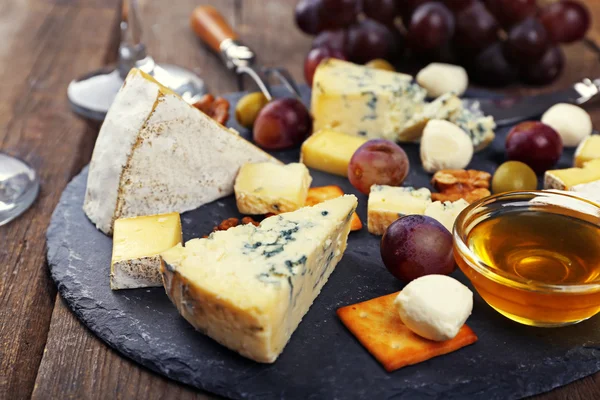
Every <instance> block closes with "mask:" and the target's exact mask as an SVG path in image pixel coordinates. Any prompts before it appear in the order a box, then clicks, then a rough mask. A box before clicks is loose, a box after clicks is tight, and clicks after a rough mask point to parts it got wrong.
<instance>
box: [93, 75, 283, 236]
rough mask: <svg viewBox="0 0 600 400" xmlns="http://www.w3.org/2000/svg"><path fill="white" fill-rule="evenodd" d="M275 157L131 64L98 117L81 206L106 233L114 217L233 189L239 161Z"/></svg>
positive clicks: (186, 205) (190, 203)
mask: <svg viewBox="0 0 600 400" xmlns="http://www.w3.org/2000/svg"><path fill="white" fill-rule="evenodd" d="M265 161H268V162H273V163H279V161H278V160H276V159H275V158H273V157H271V156H270V155H268V154H267V153H265V152H263V151H262V150H260V149H259V148H258V147H256V146H254V145H253V144H251V143H250V142H248V141H246V140H244V139H243V138H241V137H240V136H238V135H235V134H234V133H232V132H231V131H230V130H228V129H227V128H225V127H224V126H222V125H221V124H219V123H218V122H215V121H214V120H213V119H212V118H210V117H209V116H207V115H206V114H204V113H202V112H201V111H199V110H198V109H196V108H194V107H193V106H191V105H189V104H188V103H186V102H185V101H184V100H183V99H182V98H181V97H179V96H178V95H177V94H175V93H174V92H173V91H171V90H170V89H168V88H166V87H164V86H162V85H160V84H159V83H158V82H156V81H155V80H154V79H153V78H152V77H150V76H149V75H147V74H145V73H143V72H141V71H139V70H137V69H135V68H134V69H132V70H131V71H130V72H129V75H128V76H127V78H126V79H125V82H124V83H123V86H122V87H121V89H120V90H119V93H118V94H117V96H116V98H115V100H114V102H113V104H112V106H111V107H110V109H109V110H108V114H107V115H106V119H105V120H104V123H103V124H102V128H101V129H100V133H99V135H98V139H97V140H96V145H95V147H94V153H93V155H92V161H91V163H90V168H89V175H88V182H87V191H86V194H85V202H84V205H83V209H84V211H85V213H86V214H87V216H88V217H89V219H90V220H91V221H92V222H93V223H94V224H95V225H96V226H97V227H98V229H100V230H101V231H102V232H104V233H106V234H108V235H111V234H112V230H113V223H114V221H115V220H116V219H118V218H126V217H136V216H140V215H152V214H163V213H168V212H184V211H188V210H193V209H195V208H198V207H199V206H201V205H203V204H206V203H209V202H211V201H213V200H216V199H219V198H221V197H224V196H228V195H230V194H232V193H233V182H234V180H235V177H236V175H237V173H238V170H239V168H240V167H241V166H242V165H243V164H246V163H248V162H265Z"/></svg>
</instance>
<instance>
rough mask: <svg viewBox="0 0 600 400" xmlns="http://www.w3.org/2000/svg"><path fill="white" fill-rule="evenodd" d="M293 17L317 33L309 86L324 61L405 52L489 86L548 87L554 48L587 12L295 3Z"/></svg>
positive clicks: (487, 0)
mask: <svg viewBox="0 0 600 400" xmlns="http://www.w3.org/2000/svg"><path fill="white" fill-rule="evenodd" d="M295 16H296V23H297V25H298V27H299V28H300V29H301V30H302V31H304V32H305V33H307V34H310V35H316V37H315V38H314V41H313V46H312V47H313V50H312V51H311V52H310V53H309V55H308V57H307V59H306V63H305V71H306V75H307V77H308V78H309V79H308V80H309V81H310V80H311V79H312V74H311V72H312V71H314V69H315V68H316V66H317V65H318V64H319V62H320V61H321V60H322V59H323V58H328V57H334V58H341V59H346V60H349V61H352V62H356V63H366V62H368V61H370V60H373V59H380V58H382V59H386V60H388V61H391V62H392V63H393V62H396V61H398V59H399V58H400V57H402V56H404V55H407V53H410V54H411V55H412V56H413V57H414V58H415V59H417V60H419V61H421V62H433V61H438V62H447V63H452V64H460V65H463V66H464V67H465V68H466V69H467V71H468V72H469V76H470V77H471V79H472V80H473V81H475V82H478V83H480V84H484V85H488V86H505V85H508V84H510V83H512V82H515V81H516V80H518V79H521V80H522V81H524V82H526V83H530V84H547V83H550V82H552V81H553V80H554V79H556V77H558V76H559V75H560V73H561V71H562V69H563V66H564V55H563V53H562V50H561V49H560V47H559V44H561V43H572V42H575V41H578V40H581V39H582V38H583V37H584V36H585V34H586V32H587V30H588V28H589V26H590V16H589V12H588V10H587V9H586V8H585V6H584V5H582V4H581V3H579V2H577V1H573V0H561V1H556V2H550V3H548V4H547V5H545V6H543V7H540V6H538V4H537V3H536V0H439V1H426V0H300V1H299V2H298V4H297V5H296V12H295Z"/></svg>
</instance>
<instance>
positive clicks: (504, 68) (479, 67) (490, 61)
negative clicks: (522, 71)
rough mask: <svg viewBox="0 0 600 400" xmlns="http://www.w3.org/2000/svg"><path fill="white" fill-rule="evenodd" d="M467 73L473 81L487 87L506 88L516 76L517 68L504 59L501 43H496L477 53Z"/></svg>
mask: <svg viewBox="0 0 600 400" xmlns="http://www.w3.org/2000/svg"><path fill="white" fill-rule="evenodd" d="M469 72H470V74H469V76H470V77H471V78H472V79H473V80H474V81H476V82H479V83H482V84H484V85H489V86H506V85H508V84H510V83H512V82H514V81H515V80H516V78H517V76H518V70H517V68H516V67H514V66H513V65H512V64H510V63H509V62H508V61H507V60H506V57H504V53H503V51H502V43H501V42H496V43H494V44H493V45H491V46H489V47H488V48H486V49H485V50H483V51H482V52H481V53H479V54H478V55H477V56H476V57H475V59H474V60H473V63H472V66H471V68H469Z"/></svg>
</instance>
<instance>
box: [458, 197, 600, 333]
mask: <svg viewBox="0 0 600 400" xmlns="http://www.w3.org/2000/svg"><path fill="white" fill-rule="evenodd" d="M547 208H548V209H545V210H541V209H536V208H521V209H519V208H516V209H515V210H514V211H506V210H502V212H498V213H496V215H491V216H490V215H489V214H488V215H487V218H482V219H479V221H478V222H477V223H476V224H472V225H471V226H472V227H471V229H470V231H469V232H468V233H467V234H466V237H464V239H465V240H464V242H465V244H466V245H467V247H468V249H469V250H470V252H471V253H472V254H474V255H475V256H476V257H474V258H473V259H470V258H469V255H468V254H462V253H461V251H460V249H459V248H458V247H457V246H456V243H455V256H456V260H457V262H458V265H459V267H460V268H461V270H462V271H463V272H464V273H465V275H467V277H468V278H469V279H470V280H471V282H472V283H473V285H474V286H475V288H476V289H477V291H478V292H479V294H480V295H481V297H483V299H484V300H485V301H486V302H487V303H488V304H489V305H491V306H492V307H493V308H495V309H496V310H497V311H499V312H500V313H502V314H504V315H505V316H507V317H509V318H511V319H513V320H515V321H518V322H521V323H524V324H527V325H534V326H547V327H550V326H562V325H568V324H572V323H576V322H579V321H582V320H584V319H587V318H589V317H591V316H592V315H594V314H596V313H598V312H599V311H600V225H599V224H598V218H595V217H589V218H578V217H577V216H576V214H577V213H576V212H571V211H561V212H557V211H556V210H558V208H557V207H551V206H548V207H547ZM563 210H564V209H563ZM471 221H473V220H471ZM463 251H464V250H463ZM481 262H483V263H485V265H486V266H485V267H475V268H474V267H473V265H481ZM478 263H479V264H478Z"/></svg>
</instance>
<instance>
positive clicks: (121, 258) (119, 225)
mask: <svg viewBox="0 0 600 400" xmlns="http://www.w3.org/2000/svg"><path fill="white" fill-rule="evenodd" d="M179 243H182V236H181V220H180V218H179V213H169V214H160V215H148V216H143V217H132V218H121V219H118V220H116V221H115V231H114V235H113V252H112V261H111V265H110V287H111V289H113V290H118V289H134V288H143V287H154V286H162V278H161V276H160V253H162V252H163V251H166V250H168V249H170V248H172V247H173V246H175V245H177V244H179Z"/></svg>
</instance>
